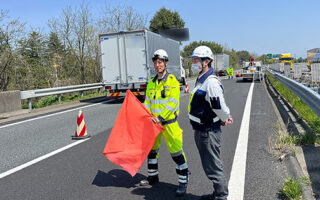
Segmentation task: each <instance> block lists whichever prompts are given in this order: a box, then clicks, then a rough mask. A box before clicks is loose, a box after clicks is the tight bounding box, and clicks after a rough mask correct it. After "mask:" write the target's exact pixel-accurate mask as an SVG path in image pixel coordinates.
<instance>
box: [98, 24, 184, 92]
mask: <svg viewBox="0 0 320 200" xmlns="http://www.w3.org/2000/svg"><path fill="white" fill-rule="evenodd" d="M99 44H100V52H101V70H102V83H103V84H104V86H105V89H106V91H107V96H111V97H118V96H125V94H126V90H131V91H132V92H133V94H134V95H136V96H141V97H144V96H145V91H146V87H147V83H148V81H149V79H150V78H151V77H152V76H154V75H155V74H156V71H155V70H154V67H153V62H152V59H151V58H152V56H153V53H154V52H155V51H156V50H157V49H164V50H165V51H167V53H168V55H169V64H168V66H167V67H166V68H167V70H168V72H169V73H171V74H173V75H175V77H176V78H177V79H178V81H180V82H183V83H185V70H184V69H183V64H182V59H181V57H180V49H179V46H180V44H179V42H177V41H175V40H172V39H169V38H165V37H163V36H161V35H159V34H156V33H153V32H150V31H148V30H138V31H128V32H118V33H108V34H100V35H99Z"/></svg>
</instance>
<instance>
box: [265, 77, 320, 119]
mask: <svg viewBox="0 0 320 200" xmlns="http://www.w3.org/2000/svg"><path fill="white" fill-rule="evenodd" d="M270 73H271V74H272V76H273V77H274V78H276V79H277V80H278V81H279V82H280V83H282V84H283V85H284V86H285V87H287V88H288V89H289V90H291V91H292V92H293V93H294V94H295V95H297V96H298V97H299V98H300V99H301V100H302V101H303V102H305V103H306V104H307V105H308V106H309V107H310V108H311V109H312V110H313V111H314V112H315V113H316V115H318V117H320V94H318V93H317V92H315V91H313V90H312V89H310V88H308V87H306V86H304V85H303V84H301V83H299V82H297V81H295V80H292V79H290V78H287V77H285V76H284V75H282V74H280V73H277V72H274V71H273V72H272V71H270Z"/></svg>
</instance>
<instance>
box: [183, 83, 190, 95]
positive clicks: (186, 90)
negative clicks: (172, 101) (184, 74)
mask: <svg viewBox="0 0 320 200" xmlns="http://www.w3.org/2000/svg"><path fill="white" fill-rule="evenodd" d="M184 93H189V87H188V83H186V86H185V88H184Z"/></svg>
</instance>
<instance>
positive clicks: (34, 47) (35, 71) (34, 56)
mask: <svg viewBox="0 0 320 200" xmlns="http://www.w3.org/2000/svg"><path fill="white" fill-rule="evenodd" d="M19 43H20V53H21V55H22V56H23V57H24V59H25V60H26V62H27V63H28V65H29V67H30V70H31V75H32V80H30V81H31V85H30V86H31V87H32V88H34V89H39V88H45V87H48V86H50V85H51V84H50V83H49V81H50V79H48V73H49V70H48V57H47V54H46V51H45V47H46V40H45V37H44V36H43V35H42V34H41V33H39V32H37V31H34V30H33V31H31V32H30V33H29V35H28V37H27V38H25V39H22V40H21V41H20V42H19Z"/></svg>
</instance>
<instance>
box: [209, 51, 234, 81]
mask: <svg viewBox="0 0 320 200" xmlns="http://www.w3.org/2000/svg"><path fill="white" fill-rule="evenodd" d="M229 60H230V59H229V55H228V54H214V55H213V63H212V64H213V68H214V71H215V73H216V74H217V75H219V76H225V75H227V68H228V67H229Z"/></svg>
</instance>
